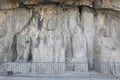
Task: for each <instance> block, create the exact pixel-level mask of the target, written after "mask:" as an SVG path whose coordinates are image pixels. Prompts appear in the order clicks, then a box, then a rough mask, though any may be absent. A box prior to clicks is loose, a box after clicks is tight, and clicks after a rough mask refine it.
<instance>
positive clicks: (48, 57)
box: [0, 0, 120, 75]
mask: <svg viewBox="0 0 120 80" xmlns="http://www.w3.org/2000/svg"><path fill="white" fill-rule="evenodd" d="M119 4H120V0H0V9H1V10H0V61H1V62H11V61H12V62H17V61H21V62H65V64H64V65H61V66H62V70H68V71H70V70H73V69H74V70H76V71H78V70H80V71H88V70H91V69H94V70H96V71H99V72H101V73H104V74H107V73H109V74H114V75H120V64H117V63H119V62H120V23H119V22H120V11H119V10H120V5H119ZM69 62H82V63H83V62H84V63H86V64H70V63H69ZM96 62H100V63H101V64H96ZM105 62H111V64H109V63H108V64H103V63H105ZM56 66H57V65H56ZM63 66H64V67H63ZM80 66H81V67H80ZM56 68H57V67H56ZM103 68H104V69H103Z"/></svg>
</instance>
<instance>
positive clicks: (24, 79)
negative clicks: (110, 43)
mask: <svg viewBox="0 0 120 80" xmlns="http://www.w3.org/2000/svg"><path fill="white" fill-rule="evenodd" d="M0 80H120V78H117V79H115V78H85V77H83V78H82V77H76V78H75V77H62V78H40V77H0Z"/></svg>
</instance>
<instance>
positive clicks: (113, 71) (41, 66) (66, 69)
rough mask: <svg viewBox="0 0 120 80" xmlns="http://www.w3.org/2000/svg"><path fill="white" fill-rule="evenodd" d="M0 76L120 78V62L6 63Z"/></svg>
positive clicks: (0, 70)
mask: <svg viewBox="0 0 120 80" xmlns="http://www.w3.org/2000/svg"><path fill="white" fill-rule="evenodd" d="M0 76H12V77H28V76H31V77H37V76H38V77H120V62H94V66H93V69H92V70H90V69H89V64H88V63H86V62H70V63H69V62H67V63H64V62H54V63H53V62H41V63H40V62H4V63H0Z"/></svg>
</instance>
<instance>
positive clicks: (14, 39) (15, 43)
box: [11, 35, 17, 61]
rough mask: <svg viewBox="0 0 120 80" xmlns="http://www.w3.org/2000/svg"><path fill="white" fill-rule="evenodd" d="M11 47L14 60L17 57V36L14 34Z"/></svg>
mask: <svg viewBox="0 0 120 80" xmlns="http://www.w3.org/2000/svg"><path fill="white" fill-rule="evenodd" d="M11 48H12V54H13V55H12V57H13V58H12V61H15V60H16V59H17V36H16V35H14V37H13V43H12V46H11Z"/></svg>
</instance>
